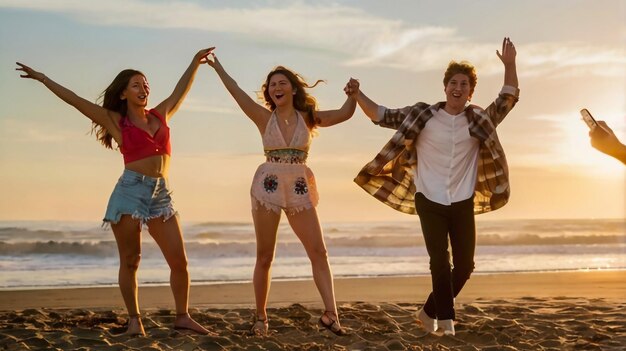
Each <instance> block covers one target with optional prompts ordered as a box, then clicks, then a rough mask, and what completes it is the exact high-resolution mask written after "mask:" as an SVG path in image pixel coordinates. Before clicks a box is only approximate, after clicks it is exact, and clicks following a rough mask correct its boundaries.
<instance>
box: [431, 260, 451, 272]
mask: <svg viewBox="0 0 626 351" xmlns="http://www.w3.org/2000/svg"><path fill="white" fill-rule="evenodd" d="M430 271H431V272H445V271H448V272H449V271H450V260H449V259H448V257H447V256H439V257H431V258H430Z"/></svg>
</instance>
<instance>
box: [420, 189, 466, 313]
mask: <svg viewBox="0 0 626 351" xmlns="http://www.w3.org/2000/svg"><path fill="white" fill-rule="evenodd" d="M415 208H416V209H417V214H418V215H419V218H420V223H421V225H422V233H423V234H424V242H425V243H426V250H427V251H428V255H429V256H430V274H431V278H432V283H433V291H432V292H431V293H430V295H429V296H428V299H427V300H426V304H425V305H424V312H426V314H428V316H430V317H431V318H437V319H440V320H443V319H455V314H454V302H453V301H454V300H453V299H454V297H456V296H457V295H458V294H459V292H460V291H461V289H462V288H463V286H464V285H465V282H467V280H468V279H469V277H470V275H471V274H472V272H473V271H474V251H475V248H476V224H475V222H474V198H473V197H471V198H469V199H467V200H463V201H460V202H454V203H452V204H451V205H449V206H446V205H441V204H438V203H436V202H433V201H430V200H428V199H427V198H426V197H425V196H424V195H423V194H422V193H417V194H416V196H415ZM448 237H449V238H450V246H451V248H452V267H453V268H452V269H451V267H450V253H449V252H448Z"/></svg>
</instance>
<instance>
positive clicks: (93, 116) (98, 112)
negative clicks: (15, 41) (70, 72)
mask: <svg viewBox="0 0 626 351" xmlns="http://www.w3.org/2000/svg"><path fill="white" fill-rule="evenodd" d="M16 64H17V65H18V66H19V67H18V68H16V69H15V70H16V71H22V72H24V74H21V75H20V77H22V78H30V79H34V80H36V81H39V82H40V83H42V84H43V85H44V86H45V87H46V88H48V89H49V90H50V91H51V92H52V93H54V95H56V96H58V97H59V98H60V99H61V100H63V101H65V102H66V103H68V104H70V105H72V106H74V108H76V109H77V110H78V111H80V113H82V114H83V115H85V116H86V117H87V118H89V119H90V120H92V121H93V122H95V123H97V124H99V125H101V126H103V127H104V128H106V129H107V130H109V131H112V130H115V129H116V127H117V121H119V119H120V115H119V114H118V113H117V112H114V111H110V110H107V109H105V108H104V107H102V106H100V105H97V104H94V103H93V102H91V101H88V100H86V99H84V98H82V97H80V96H78V95H76V94H75V93H74V92H73V91H71V90H69V89H67V88H65V87H64V86H62V85H61V84H59V83H57V82H55V81H53V80H52V79H50V78H48V77H47V76H46V75H45V74H43V73H41V72H38V71H35V70H34V69H32V68H31V67H29V66H27V65H25V64H23V63H20V62H16Z"/></svg>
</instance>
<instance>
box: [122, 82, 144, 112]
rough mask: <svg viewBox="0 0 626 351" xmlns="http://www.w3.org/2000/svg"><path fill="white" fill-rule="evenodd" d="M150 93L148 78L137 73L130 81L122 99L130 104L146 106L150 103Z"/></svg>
mask: <svg viewBox="0 0 626 351" xmlns="http://www.w3.org/2000/svg"><path fill="white" fill-rule="evenodd" d="M148 95H150V85H148V80H147V79H146V77H144V76H142V75H141V74H135V75H134V76H132V77H131V78H130V80H129V81H128V85H127V86H126V89H124V91H123V92H122V96H121V98H122V100H127V101H128V104H129V105H138V106H143V107H146V106H147V105H148Z"/></svg>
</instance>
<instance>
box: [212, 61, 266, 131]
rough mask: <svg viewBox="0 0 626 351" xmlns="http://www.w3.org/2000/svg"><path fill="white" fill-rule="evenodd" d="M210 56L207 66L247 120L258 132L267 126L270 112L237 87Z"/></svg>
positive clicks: (220, 65)
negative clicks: (255, 126)
mask: <svg viewBox="0 0 626 351" xmlns="http://www.w3.org/2000/svg"><path fill="white" fill-rule="evenodd" d="M210 56H211V57H212V60H211V59H207V64H208V65H209V66H211V67H213V69H215V72H216V73H217V75H218V77H219V78H220V80H221V81H222V83H223V84H224V87H226V90H228V92H229V93H230V95H232V97H233V98H234V99H235V102H237V105H239V107H240V108H241V110H242V111H243V113H245V114H246V116H248V118H250V119H251V120H252V121H253V122H254V124H256V125H257V127H258V128H259V130H263V129H264V128H265V126H266V125H267V121H268V120H269V118H270V116H271V112H270V111H269V110H268V109H266V108H264V107H263V106H261V105H259V104H258V103H257V102H256V101H254V100H253V99H252V98H251V97H250V96H249V95H248V94H246V92H245V91H243V89H241V88H240V87H239V85H238V84H237V82H236V81H235V80H234V79H233V78H232V77H231V76H230V75H229V74H228V73H227V72H226V70H225V69H224V67H223V66H222V64H221V63H220V61H219V60H218V58H217V56H215V54H214V53H211V55H210Z"/></svg>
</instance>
